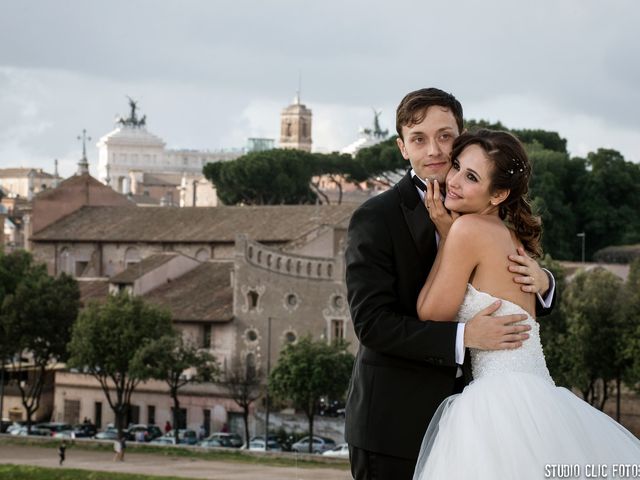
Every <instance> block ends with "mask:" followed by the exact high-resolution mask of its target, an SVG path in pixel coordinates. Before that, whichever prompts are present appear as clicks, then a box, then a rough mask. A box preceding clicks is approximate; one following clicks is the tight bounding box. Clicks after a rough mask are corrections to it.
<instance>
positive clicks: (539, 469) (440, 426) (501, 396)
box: [414, 285, 640, 480]
mask: <svg viewBox="0 0 640 480" xmlns="http://www.w3.org/2000/svg"><path fill="white" fill-rule="evenodd" d="M495 300H496V298H495V297H492V296H491V295H489V294H487V293H484V292H481V291H478V290H476V289H475V288H474V287H473V286H472V285H468V286H467V292H466V294H465V297H464V301H463V303H462V306H461V307H460V311H459V312H458V317H457V321H458V322H466V321H468V320H469V319H471V318H472V317H473V316H474V315H475V314H476V313H478V311H480V310H482V309H483V308H485V307H487V306H489V304H491V303H492V302H494V301H495ZM513 313H525V314H526V313H527V312H526V311H524V310H523V309H522V307H520V306H518V305H516V304H514V303H511V302H508V301H506V300H503V301H502V305H501V307H500V309H499V310H498V312H496V315H507V314H513ZM527 317H528V318H527V319H526V320H524V321H523V322H521V324H528V325H531V331H530V332H529V334H530V337H529V339H528V340H526V341H525V342H524V344H523V346H522V347H521V348H519V349H516V350H499V351H480V350H471V364H472V368H473V377H474V380H473V381H472V382H471V383H470V384H469V385H468V386H467V387H466V388H465V389H464V391H463V392H462V393H460V394H457V395H453V396H451V397H449V398H447V399H446V400H445V401H444V402H443V403H442V404H441V405H440V407H439V408H438V410H437V411H436V414H435V416H434V417H433V420H432V421H431V423H430V425H429V428H428V429H427V433H426V435H425V437H424V441H423V443H422V448H421V451H420V456H419V458H418V463H417V466H416V470H415V473H414V480H444V479H453V480H466V479H475V480H511V479H541V478H554V477H555V478H562V473H561V472H562V471H563V470H564V471H565V472H566V471H569V472H570V473H571V476H570V477H569V476H567V477H565V478H589V477H587V475H589V473H592V472H595V471H596V470H595V468H600V469H601V470H600V471H601V472H603V471H604V470H602V469H606V468H608V470H607V471H606V472H607V473H608V478H616V477H614V476H613V474H612V473H613V470H612V469H613V468H614V467H613V464H616V465H620V464H626V465H635V468H636V470H635V471H636V472H638V469H640V440H638V439H637V438H636V437H635V436H633V434H631V433H630V432H629V431H628V430H626V429H625V428H624V427H622V426H621V425H620V424H618V423H616V422H615V421H614V420H613V419H611V418H610V417H609V416H607V415H606V414H604V413H602V412H600V411H599V410H597V409H595V408H593V407H591V405H589V404H588V403H586V402H584V401H582V400H581V399H580V398H578V397H577V396H576V395H574V394H573V393H571V392H570V391H569V390H567V389H566V388H562V387H556V386H555V384H554V382H553V380H552V378H551V376H550V375H549V370H548V369H547V366H546V363H545V360H544V354H543V352H542V344H541V343H540V328H539V325H538V324H537V323H536V321H535V320H534V319H533V318H532V317H531V316H530V315H527ZM603 320H604V319H603ZM605 321H606V320H605ZM600 465H608V467H599V466H600ZM554 469H555V470H554ZM560 469H563V470H560ZM568 469H569V470H568ZM554 472H555V474H554ZM576 473H577V475H576ZM617 478H621V475H619V476H618V477H617Z"/></svg>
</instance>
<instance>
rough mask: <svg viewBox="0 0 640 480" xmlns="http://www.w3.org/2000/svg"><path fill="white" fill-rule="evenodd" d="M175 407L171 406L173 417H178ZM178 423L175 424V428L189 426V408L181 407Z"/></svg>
mask: <svg viewBox="0 0 640 480" xmlns="http://www.w3.org/2000/svg"><path fill="white" fill-rule="evenodd" d="M175 411H176V410H175V408H173V407H171V418H172V419H174V418H176V416H175ZM177 423H178V425H174V426H173V428H187V409H186V408H181V409H180V410H178V421H177Z"/></svg>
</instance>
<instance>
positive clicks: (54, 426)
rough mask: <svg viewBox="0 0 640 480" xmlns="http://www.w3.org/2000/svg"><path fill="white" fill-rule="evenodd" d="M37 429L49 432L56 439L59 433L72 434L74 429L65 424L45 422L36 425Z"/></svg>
mask: <svg viewBox="0 0 640 480" xmlns="http://www.w3.org/2000/svg"><path fill="white" fill-rule="evenodd" d="M36 427H38V428H41V429H45V430H49V435H51V436H52V437H54V436H55V435H56V434H57V433H60V432H66V431H68V432H71V431H72V430H73V427H72V426H71V425H70V424H68V423H63V422H44V423H38V424H36Z"/></svg>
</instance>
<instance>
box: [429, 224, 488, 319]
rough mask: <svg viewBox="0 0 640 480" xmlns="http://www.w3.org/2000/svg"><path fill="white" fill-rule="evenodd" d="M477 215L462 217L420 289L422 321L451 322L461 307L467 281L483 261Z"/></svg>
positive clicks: (443, 245)
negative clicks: (480, 252)
mask: <svg viewBox="0 0 640 480" xmlns="http://www.w3.org/2000/svg"><path fill="white" fill-rule="evenodd" d="M474 217H475V215H464V216H462V217H460V218H458V219H457V220H456V221H455V222H453V225H452V226H451V230H450V231H449V234H448V235H447V237H446V239H445V240H444V241H442V240H441V243H440V246H439V248H438V254H437V256H436V260H435V262H434V265H433V267H432V268H431V272H429V277H428V278H427V281H426V282H425V284H424V287H422V290H421V291H420V295H419V296H418V302H417V312H418V317H419V318H420V320H426V319H429V320H435V321H443V322H451V321H453V320H455V317H456V314H457V313H458V310H459V309H460V305H461V304H462V300H463V299H464V294H465V292H466V290H467V283H468V282H469V279H470V278H471V274H472V273H473V271H474V269H475V268H476V267H477V265H478V263H479V259H480V257H479V254H478V252H479V251H480V245H479V242H480V239H481V235H478V234H479V233H480V232H479V228H478V219H477V218H474Z"/></svg>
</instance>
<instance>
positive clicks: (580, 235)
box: [576, 232, 587, 263]
mask: <svg viewBox="0 0 640 480" xmlns="http://www.w3.org/2000/svg"><path fill="white" fill-rule="evenodd" d="M586 236H587V235H586V234H585V233H584V232H580V233H578V234H577V235H576V237H580V238H582V263H584V241H585V238H586Z"/></svg>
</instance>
